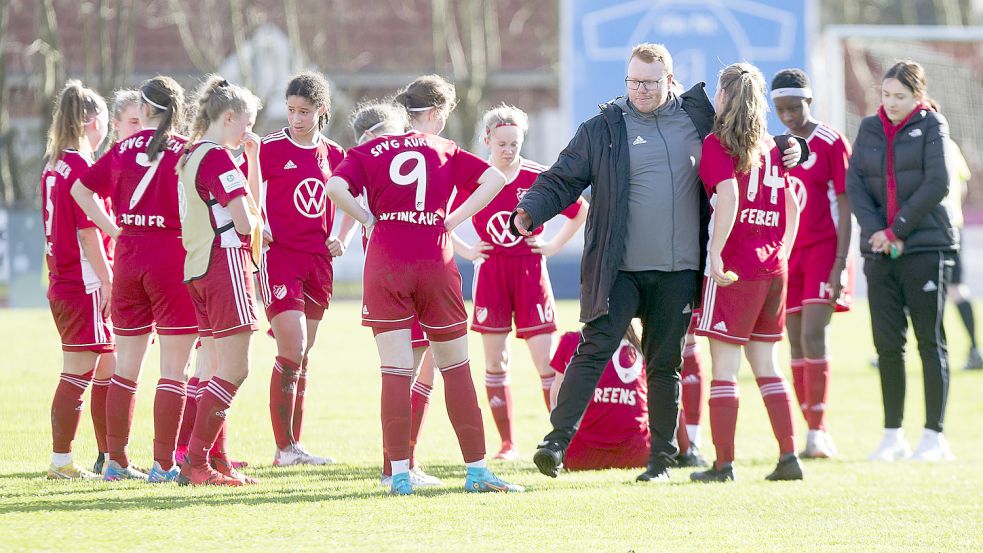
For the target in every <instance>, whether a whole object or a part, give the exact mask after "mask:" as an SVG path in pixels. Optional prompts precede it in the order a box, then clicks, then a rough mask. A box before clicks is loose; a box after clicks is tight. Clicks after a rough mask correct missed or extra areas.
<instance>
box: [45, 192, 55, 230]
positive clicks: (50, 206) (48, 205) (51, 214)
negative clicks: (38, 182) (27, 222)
mask: <svg viewBox="0 0 983 553" xmlns="http://www.w3.org/2000/svg"><path fill="white" fill-rule="evenodd" d="M54 190H55V177H48V178H46V179H44V210H45V211H46V212H47V215H48V216H47V217H46V218H45V219H46V220H45V221H44V235H45V236H46V237H48V238H50V237H51V223H52V222H53V221H54V219H55V202H53V201H52V200H51V194H52V192H54Z"/></svg>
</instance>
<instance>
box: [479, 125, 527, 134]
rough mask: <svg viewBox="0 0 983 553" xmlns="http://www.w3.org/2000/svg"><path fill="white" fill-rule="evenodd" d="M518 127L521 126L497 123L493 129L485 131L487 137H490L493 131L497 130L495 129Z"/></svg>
mask: <svg viewBox="0 0 983 553" xmlns="http://www.w3.org/2000/svg"><path fill="white" fill-rule="evenodd" d="M518 126H519V125H516V124H515V123H496V124H494V125H492V126H491V127H489V128H488V130H486V131H485V134H486V135H490V134H491V133H492V131H493V130H495V129H497V128H499V127H518Z"/></svg>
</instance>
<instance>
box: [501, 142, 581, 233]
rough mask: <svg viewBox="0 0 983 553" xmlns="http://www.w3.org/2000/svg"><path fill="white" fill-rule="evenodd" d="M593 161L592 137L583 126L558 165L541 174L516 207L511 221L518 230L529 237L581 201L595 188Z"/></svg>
mask: <svg viewBox="0 0 983 553" xmlns="http://www.w3.org/2000/svg"><path fill="white" fill-rule="evenodd" d="M590 160H591V151H590V137H589V136H588V135H587V130H586V127H585V124H583V123H582V124H581V125H580V128H578V129H577V133H576V134H574V135H573V139H572V140H570V143H569V144H567V147H566V148H564V149H563V151H562V152H560V157H558V158H557V160H556V163H554V164H553V166H552V167H550V168H549V169H547V170H546V171H543V172H542V173H540V175H539V176H538V177H537V178H536V181H535V182H534V183H533V185H532V188H530V189H529V191H528V192H526V194H525V196H523V197H522V201H520V202H519V205H518V206H516V208H515V211H514V212H513V213H512V219H511V222H512V224H513V225H514V226H515V228H516V230H518V231H519V232H520V234H523V235H528V234H529V232H531V231H532V229H534V228H537V227H539V226H540V225H542V224H543V223H545V222H546V221H549V220H550V219H552V218H553V217H555V216H556V215H557V214H558V213H560V212H561V211H563V210H564V209H566V208H567V207H569V206H570V204H572V203H573V202H575V201H577V198H579V197H580V194H581V193H583V191H584V190H585V189H586V188H587V187H588V186H590V185H591V166H590Z"/></svg>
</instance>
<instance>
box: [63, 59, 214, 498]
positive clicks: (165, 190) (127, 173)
mask: <svg viewBox="0 0 983 553" xmlns="http://www.w3.org/2000/svg"><path fill="white" fill-rule="evenodd" d="M183 96H184V90H183V89H182V88H181V86H180V85H179V84H178V83H177V82H176V81H174V79H171V78H170V77H154V78H153V79H150V80H148V81H146V82H145V83H144V84H143V85H142V86H141V87H140V97H141V109H142V113H141V118H142V121H143V122H144V129H143V130H141V131H140V132H138V133H136V134H134V135H133V136H130V137H128V138H127V139H125V140H121V141H119V142H117V143H116V144H115V145H114V146H113V147H112V148H111V149H110V150H109V151H108V152H106V154H105V155H103V156H102V157H101V158H99V160H98V161H96V163H95V164H94V165H93V166H92V168H91V169H90V170H89V171H88V172H87V173H86V174H85V175H83V176H82V178H81V179H79V180H78V181H77V182H76V183H75V185H74V186H73V187H72V196H73V197H74V198H75V200H76V201H77V202H78V204H79V206H80V207H81V208H82V209H83V210H84V211H85V213H86V214H87V215H88V216H89V218H90V219H92V220H93V221H95V222H96V224H98V225H99V227H100V228H101V229H102V230H103V231H104V232H107V233H109V234H110V235H112V236H114V237H117V236H118V241H117V244H116V252H115V275H114V280H113V302H112V314H113V330H114V333H115V334H116V345H117V367H116V374H115V376H113V379H112V383H111V385H110V386H109V391H108V393H107V398H106V419H107V421H106V422H107V432H108V438H107V442H108V449H109V461H107V463H106V470H105V473H104V477H105V479H106V480H120V479H125V478H140V479H147V478H148V475H146V474H143V473H142V472H140V471H137V470H136V469H134V468H133V467H131V466H130V462H129V458H128V457H127V453H126V446H127V443H128V442H129V437H130V425H131V423H132V420H133V408H134V405H135V403H136V398H135V394H136V389H137V379H138V378H139V375H140V369H141V368H142V366H143V362H144V359H145V358H146V355H147V348H148V347H149V346H150V342H151V337H152V333H153V332H154V330H155V329H156V332H157V334H158V336H159V337H160V371H161V378H160V380H159V381H158V383H157V395H156V396H155V398H154V466H153V468H152V469H151V471H150V475H149V479H150V480H151V481H169V480H173V479H174V478H175V477H176V476H177V469H176V468H175V465H174V449H175V445H176V442H177V433H178V428H179V426H180V424H181V417H182V413H183V412H184V403H185V374H184V369H185V367H186V366H187V364H188V358H189V357H190V355H191V349H192V347H193V346H194V343H195V339H196V338H197V336H196V335H197V333H198V328H197V324H195V318H194V307H193V306H192V304H191V298H190V297H189V296H188V292H187V289H185V287H184V285H183V284H182V283H181V262H182V260H183V259H184V249H183V248H182V247H181V223H180V219H179V215H178V194H177V175H176V173H175V171H174V167H175V165H176V164H177V160H178V157H179V156H180V152H181V151H182V150H183V149H184V142H185V140H184V138H183V137H181V136H178V135H177V134H176V133H177V130H178V129H179V128H181V126H182V124H183V112H184V100H183ZM93 192H95V193H96V194H97V195H98V196H100V197H103V198H105V197H111V198H112V201H113V209H114V210H115V211H116V213H117V216H118V221H119V223H120V227H122V230H121V229H120V227H117V226H116V224H115V222H113V221H110V220H108V219H107V218H106V217H105V215H103V214H102V213H101V211H100V210H99V208H98V206H97V205H96V202H95V200H94V199H93V197H92V193H93Z"/></svg>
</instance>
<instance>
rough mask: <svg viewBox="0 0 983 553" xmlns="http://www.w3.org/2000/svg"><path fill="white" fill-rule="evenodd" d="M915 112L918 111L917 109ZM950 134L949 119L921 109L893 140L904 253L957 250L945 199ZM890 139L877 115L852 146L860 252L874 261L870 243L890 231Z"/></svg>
mask: <svg viewBox="0 0 983 553" xmlns="http://www.w3.org/2000/svg"><path fill="white" fill-rule="evenodd" d="M916 109H917V108H916ZM948 135H949V125H948V123H947V122H946V120H945V118H944V117H943V116H942V115H940V114H939V113H936V112H934V111H932V110H928V109H920V110H919V111H918V112H917V113H915V114H913V115H912V117H911V119H910V120H909V121H908V122H907V123H906V124H905V125H904V127H902V128H901V129H900V130H899V131H898V133H897V135H896V136H895V138H894V175H895V182H896V191H897V201H898V206H899V208H900V210H899V211H898V214H897V216H896V217H895V219H894V223H893V224H892V225H891V230H892V231H893V232H894V234H895V236H897V237H898V238H900V239H901V240H903V241H904V251H905V253H916V252H922V251H955V250H956V249H957V248H958V236H957V234H956V230H955V229H954V228H953V226H952V222H951V221H950V218H949V212H948V210H947V208H946V206H945V205H943V203H942V200H943V199H944V198H945V197H946V195H947V194H948V192H949V173H948V171H947V170H946V163H945V153H944V148H945V146H944V142H945V137H947V136H948ZM886 165H887V137H886V136H885V134H884V126H883V124H882V123H881V120H880V118H879V117H878V116H877V115H876V114H875V115H871V116H868V117H865V118H864V119H863V121H861V123H860V130H859V131H858V132H857V139H856V141H855V142H854V143H853V155H852V156H851V157H850V170H849V172H848V173H847V194H848V196H849V198H850V206H851V209H852V210H853V213H854V214H855V215H856V216H857V222H859V223H860V237H861V238H860V250H861V252H862V253H863V254H864V255H865V256H874V255H880V254H874V253H873V252H872V251H871V249H870V244H869V243H868V242H867V241H868V240H869V239H870V236H871V235H872V234H874V233H875V232H877V231H879V230H883V229H885V228H887V178H886V174H885V172H886Z"/></svg>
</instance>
